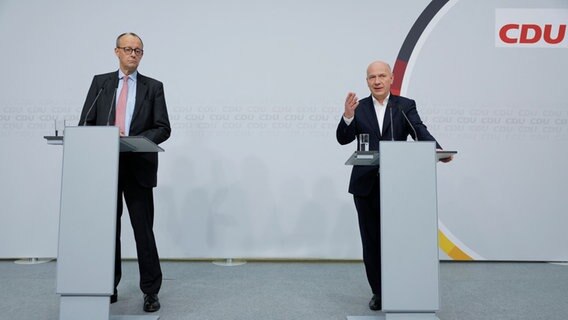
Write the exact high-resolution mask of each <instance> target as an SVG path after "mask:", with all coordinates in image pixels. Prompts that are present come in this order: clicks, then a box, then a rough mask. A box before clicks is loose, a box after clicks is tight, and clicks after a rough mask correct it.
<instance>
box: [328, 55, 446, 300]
mask: <svg viewBox="0 0 568 320" xmlns="http://www.w3.org/2000/svg"><path fill="white" fill-rule="evenodd" d="M393 79H394V78H393V74H392V71H391V68H390V66H389V65H388V64H386V63H384V62H382V61H375V62H373V63H371V64H370V65H369V67H368V68H367V85H368V87H369V90H370V91H371V95H370V96H369V97H367V98H364V99H361V100H360V101H359V100H358V99H357V96H356V95H355V94H354V93H352V92H350V93H348V94H347V98H346V99H345V110H344V113H343V117H342V119H341V120H340V121H339V125H338V126H337V132H336V135H337V141H338V142H339V143H340V144H342V145H345V144H348V143H351V142H352V141H354V140H355V139H357V141H358V140H359V134H361V133H366V134H368V135H369V149H370V150H379V141H381V140H387V141H391V140H395V141H406V139H407V137H408V136H409V135H410V136H411V137H412V138H413V139H414V140H418V141H436V139H434V137H433V136H432V135H431V134H430V133H429V132H428V130H427V129H426V126H425V125H424V124H423V123H422V120H421V119H420V116H419V115H418V111H417V110H416V103H415V102H414V101H413V100H411V99H408V98H405V97H401V96H395V95H392V94H391V93H390V88H391V85H392V83H393ZM391 115H392V116H391ZM405 115H406V117H405ZM391 119H392V122H391ZM379 124H380V125H379ZM436 146H437V148H440V149H441V147H440V145H439V144H438V143H437V142H436ZM450 160H451V158H448V159H444V160H443V161H444V162H448V161H450ZM349 193H351V194H353V199H354V201H355V207H356V209H357V215H358V219H359V231H360V233H361V241H362V244H363V262H364V263H365V271H366V273H367V279H368V281H369V284H370V286H371V290H372V291H373V297H372V298H371V301H370V302H369V308H370V309H371V310H380V309H381V308H382V305H381V304H382V303H381V260H380V257H381V253H380V249H381V246H380V226H379V222H380V215H379V212H380V199H379V168H378V166H353V170H352V172H351V179H350V182H349Z"/></svg>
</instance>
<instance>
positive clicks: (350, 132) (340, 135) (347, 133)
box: [335, 116, 357, 145]
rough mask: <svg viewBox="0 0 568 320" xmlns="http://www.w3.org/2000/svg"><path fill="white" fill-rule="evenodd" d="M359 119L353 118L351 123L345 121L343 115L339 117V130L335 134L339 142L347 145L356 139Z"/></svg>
mask: <svg viewBox="0 0 568 320" xmlns="http://www.w3.org/2000/svg"><path fill="white" fill-rule="evenodd" d="M356 126H357V119H353V121H351V123H350V124H349V125H347V124H346V123H345V121H344V120H343V116H341V117H340V119H339V124H338V125H337V131H336V132H335V136H336V138H337V142H339V144H341V145H345V144H348V143H351V142H352V141H353V140H355V138H356V136H357V130H356Z"/></svg>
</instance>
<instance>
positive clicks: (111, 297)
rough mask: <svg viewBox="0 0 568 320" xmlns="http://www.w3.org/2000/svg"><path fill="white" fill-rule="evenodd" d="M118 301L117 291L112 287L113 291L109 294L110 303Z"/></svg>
mask: <svg viewBox="0 0 568 320" xmlns="http://www.w3.org/2000/svg"><path fill="white" fill-rule="evenodd" d="M117 301H118V292H116V289H114V293H113V294H112V295H111V296H110V303H115V302H117Z"/></svg>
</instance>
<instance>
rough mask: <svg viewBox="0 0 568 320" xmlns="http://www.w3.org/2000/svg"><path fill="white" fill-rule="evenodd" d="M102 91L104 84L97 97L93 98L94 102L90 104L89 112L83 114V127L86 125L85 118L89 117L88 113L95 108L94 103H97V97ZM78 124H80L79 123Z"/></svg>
mask: <svg viewBox="0 0 568 320" xmlns="http://www.w3.org/2000/svg"><path fill="white" fill-rule="evenodd" d="M103 89H104V84H103V86H102V87H101V88H100V89H99V92H98V93H97V96H96V97H95V100H93V103H91V106H90V107H89V110H87V113H86V114H85V119H83V126H85V125H87V118H88V117H89V113H91V110H92V109H93V107H94V106H95V103H96V102H97V100H98V99H99V96H100V95H101V92H103ZM79 123H80V122H79Z"/></svg>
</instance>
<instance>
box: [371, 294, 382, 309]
mask: <svg viewBox="0 0 568 320" xmlns="http://www.w3.org/2000/svg"><path fill="white" fill-rule="evenodd" d="M382 308H383V306H382V302H381V296H379V295H378V294H374V295H373V297H372V298H371V301H369V309H371V310H373V311H377V310H381V309H382Z"/></svg>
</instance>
